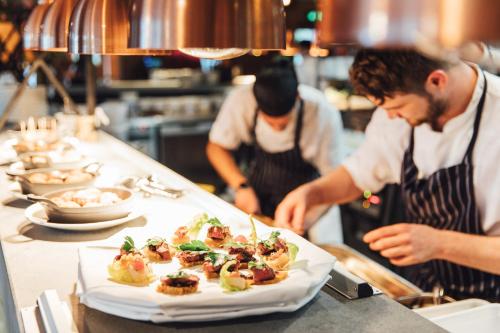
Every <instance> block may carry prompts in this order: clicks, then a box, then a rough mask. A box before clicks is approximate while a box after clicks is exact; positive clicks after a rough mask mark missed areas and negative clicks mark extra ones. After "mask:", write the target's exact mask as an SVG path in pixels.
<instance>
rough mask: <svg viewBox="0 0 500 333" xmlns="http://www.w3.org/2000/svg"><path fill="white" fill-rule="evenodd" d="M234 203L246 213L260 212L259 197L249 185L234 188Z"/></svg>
mask: <svg viewBox="0 0 500 333" xmlns="http://www.w3.org/2000/svg"><path fill="white" fill-rule="evenodd" d="M234 204H235V205H236V207H238V208H239V209H241V210H242V211H244V212H245V213H247V214H260V203H259V198H257V194H255V191H254V190H253V188H251V187H248V188H240V189H238V190H236V193H235V202H234Z"/></svg>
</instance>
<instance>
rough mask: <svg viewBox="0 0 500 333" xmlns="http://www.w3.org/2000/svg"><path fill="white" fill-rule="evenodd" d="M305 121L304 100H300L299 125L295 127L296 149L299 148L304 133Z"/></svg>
mask: <svg viewBox="0 0 500 333" xmlns="http://www.w3.org/2000/svg"><path fill="white" fill-rule="evenodd" d="M303 119H304V100H303V99H302V98H301V99H300V105H299V112H298V113H297V123H296V125H295V137H294V148H299V147H300V146H299V144H300V137H301V133H302V124H303Z"/></svg>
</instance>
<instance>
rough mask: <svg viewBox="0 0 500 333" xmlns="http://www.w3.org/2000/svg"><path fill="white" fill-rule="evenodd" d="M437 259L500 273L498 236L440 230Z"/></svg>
mask: <svg viewBox="0 0 500 333" xmlns="http://www.w3.org/2000/svg"><path fill="white" fill-rule="evenodd" d="M440 233H441V235H442V241H441V242H440V244H441V245H440V249H439V252H438V255H437V256H438V259H443V260H447V261H451V262H454V263H456V264H459V265H463V266H468V267H472V268H476V269H479V270H482V271H486V272H490V273H493V274H500V237H493V236H478V235H470V234H465V233H460V232H455V231H448V230H442V231H440Z"/></svg>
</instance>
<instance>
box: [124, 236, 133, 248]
mask: <svg viewBox="0 0 500 333" xmlns="http://www.w3.org/2000/svg"><path fill="white" fill-rule="evenodd" d="M122 249H123V250H125V251H127V252H130V251H132V250H133V249H135V244H134V240H133V239H132V237H130V236H125V242H124V243H123V245H122Z"/></svg>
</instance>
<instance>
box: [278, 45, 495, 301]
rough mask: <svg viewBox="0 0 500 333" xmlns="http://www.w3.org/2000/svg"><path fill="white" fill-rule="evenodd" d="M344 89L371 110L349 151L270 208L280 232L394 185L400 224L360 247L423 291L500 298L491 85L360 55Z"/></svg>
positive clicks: (442, 65)
mask: <svg viewBox="0 0 500 333" xmlns="http://www.w3.org/2000/svg"><path fill="white" fill-rule="evenodd" d="M350 78H351V82H352V84H353V86H354V88H355V90H357V92H358V93H360V94H362V95H365V96H366V97H367V98H369V99H370V100H371V101H372V102H373V103H375V104H376V105H377V106H378V107H379V108H378V109H377V110H376V111H375V113H374V115H373V118H372V120H371V122H370V124H369V126H368V128H367V131H366V140H365V142H364V143H363V145H362V146H361V147H360V148H359V150H358V151H357V152H355V153H354V154H353V155H351V156H350V157H349V158H348V159H347V160H345V161H344V162H343V164H342V165H341V166H340V167H338V168H337V169H335V170H334V171H332V172H331V173H330V174H328V175H326V176H323V177H321V178H319V179H317V180H314V181H312V182H309V183H307V184H304V185H302V186H300V187H299V188H297V189H296V190H295V191H293V192H291V193H290V194H288V195H287V197H286V198H285V199H284V200H283V201H282V202H281V204H280V205H279V206H278V209H277V212H276V220H277V223H278V224H279V225H281V226H282V227H288V228H291V229H293V230H295V231H296V232H298V233H303V232H304V230H307V229H308V228H309V227H310V226H309V225H305V224H304V214H305V213H306V212H307V211H309V210H310V209H311V208H312V207H314V206H316V205H319V204H326V203H328V204H333V203H336V204H341V203H345V202H349V201H352V200H355V199H357V198H358V197H360V196H361V194H362V193H363V191H364V190H370V191H372V192H377V191H379V190H380V189H382V188H383V187H384V185H386V184H389V183H399V184H400V185H401V196H402V198H403V202H404V208H405V211H406V219H405V220H402V221H394V222H395V224H393V225H389V226H384V227H381V228H378V229H376V230H373V231H371V232H369V233H367V234H366V235H365V236H364V241H365V242H366V243H368V244H369V246H370V248H371V249H372V250H374V251H379V252H380V254H381V255H382V256H384V257H386V258H388V259H389V260H390V262H391V263H392V264H394V265H397V266H412V268H411V269H409V270H408V271H409V272H410V274H409V276H408V278H409V279H410V280H411V281H412V282H414V283H415V284H417V285H418V286H419V287H420V288H422V289H424V290H431V289H432V288H433V287H435V286H440V287H443V288H444V289H445V292H446V293H447V294H448V295H450V296H452V297H455V298H457V299H462V298H471V297H475V298H482V299H487V300H490V301H494V302H498V301H500V237H499V236H500V137H499V131H500V78H499V77H497V76H494V75H492V74H489V73H487V72H483V71H481V69H479V67H477V66H476V65H473V64H470V63H465V62H457V63H447V62H443V61H438V60H434V59H430V58H428V57H426V56H423V55H422V54H419V53H417V52H415V51H412V50H373V49H363V50H360V51H359V53H358V54H357V56H356V57H355V60H354V63H353V65H352V67H351V70H350Z"/></svg>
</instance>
